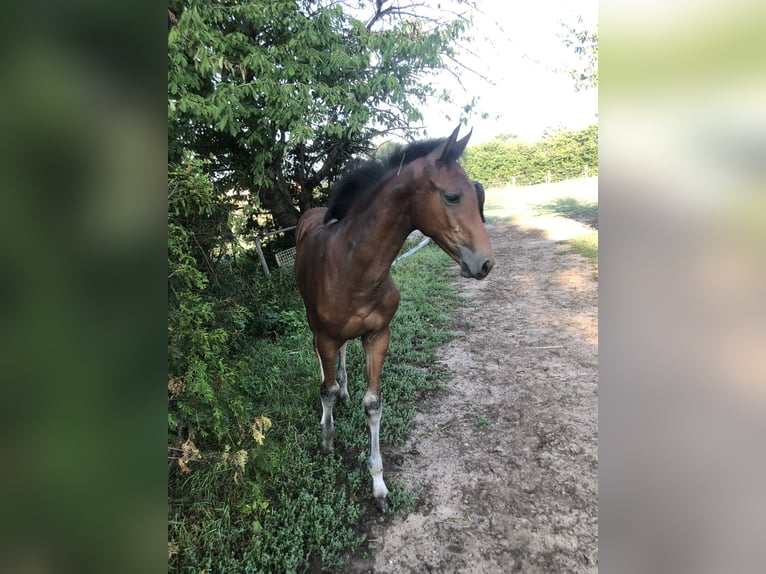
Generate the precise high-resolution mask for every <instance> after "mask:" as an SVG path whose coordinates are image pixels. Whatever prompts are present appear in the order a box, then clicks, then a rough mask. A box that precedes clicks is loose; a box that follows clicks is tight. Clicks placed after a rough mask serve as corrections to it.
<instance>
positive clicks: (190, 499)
mask: <svg viewBox="0 0 766 574" xmlns="http://www.w3.org/2000/svg"><path fill="white" fill-rule="evenodd" d="M414 243H417V242H414ZM414 243H413V244H414ZM411 246H412V244H408V245H405V247H404V249H405V250H406V249H409V248H410V247H411ZM456 273H457V267H456V266H455V265H454V263H453V262H452V261H451V260H450V259H449V258H448V257H447V256H446V255H445V254H444V253H443V252H442V251H441V250H440V249H439V248H438V247H435V246H433V245H429V246H427V247H425V248H423V249H421V250H420V251H418V252H417V253H415V254H414V255H411V256H410V257H408V258H406V259H404V260H402V261H400V262H399V263H398V264H397V265H396V266H395V267H394V269H393V271H392V274H393V276H394V280H395V282H396V283H397V285H398V286H399V288H400V291H401V294H402V300H401V304H400V307H399V311H398V312H397V314H396V316H395V317H394V320H393V322H392V323H391V332H392V336H391V345H390V349H389V352H388V355H387V357H386V361H385V363H384V365H383V387H382V392H383V402H384V409H383V419H382V423H381V442H382V444H383V445H384V446H385V445H386V444H401V443H402V442H403V441H404V440H405V439H406V438H407V435H408V434H409V432H410V430H411V427H412V420H413V418H414V415H415V407H414V405H415V400H416V398H417V397H418V394H419V393H420V392H422V391H424V390H427V389H428V390H432V389H436V388H439V386H440V382H439V379H440V378H443V376H444V370H443V369H440V368H438V366H436V365H434V364H433V362H434V353H435V349H436V347H438V346H439V345H441V344H443V343H445V342H447V341H448V340H450V338H451V337H452V336H453V334H452V333H451V332H450V330H449V324H450V317H449V311H450V309H451V308H452V307H453V306H454V305H455V304H456V293H455V290H454V289H453V288H452V287H451V286H450V283H449V280H450V278H451V277H452V276H454V275H455V274H456ZM281 287H282V288H284V289H295V285H294V280H292V279H291V276H290V274H286V275H285V277H284V281H283V283H282V285H281ZM284 300H285V301H287V302H289V301H293V298H290V297H285V298H284ZM285 305H288V307H289V305H290V303H285ZM277 315H279V317H277V318H278V319H279V321H275V325H278V326H279V329H280V331H279V332H277V333H271V334H269V336H264V337H260V338H258V339H254V340H253V341H252V345H251V346H250V347H249V348H250V352H249V353H246V354H244V355H243V356H242V357H241V358H240V359H239V363H238V365H237V368H236V372H237V373H239V376H238V377H236V380H234V381H231V382H229V383H228V384H231V385H234V390H235V391H236V392H237V395H238V400H241V401H242V403H243V404H246V405H248V408H249V409H250V412H251V413H252V416H253V417H255V416H265V417H268V418H269V419H270V420H271V422H272V426H271V428H270V429H268V430H267V431H266V433H265V440H264V441H263V444H262V445H257V444H255V443H253V442H252V437H251V439H250V442H249V443H248V442H247V441H246V438H247V435H248V433H251V430H250V429H248V428H240V429H238V430H237V429H232V431H231V437H230V438H231V441H230V442H231V450H232V451H236V450H238V449H239V448H241V445H243V444H245V445H248V444H249V447H248V448H247V452H248V460H247V464H246V466H245V468H244V471H239V472H237V470H236V469H235V468H234V467H232V466H231V465H229V464H226V463H224V462H221V461H217V462H216V461H215V458H214V457H212V458H208V459H205V460H203V461H196V462H195V461H192V462H190V463H189V467H190V469H191V472H190V473H189V474H183V473H181V472H178V471H177V470H176V471H174V472H171V473H169V485H168V491H169V523H168V554H169V560H168V570H169V571H172V572H199V571H202V570H206V571H208V572H299V571H303V570H305V569H306V567H307V566H308V565H309V564H315V563H317V561H318V562H321V564H322V565H325V566H333V565H340V564H342V563H343V562H344V561H345V560H346V559H347V556H348V555H349V553H350V551H352V550H353V549H354V548H355V547H357V546H359V545H360V544H361V543H362V542H363V541H364V535H363V534H362V533H361V532H360V530H359V526H358V525H359V521H360V517H361V516H362V515H363V513H365V512H376V511H375V510H374V504H373V501H372V498H371V480H370V477H369V474H368V472H367V468H366V451H367V440H368V439H367V425H366V421H365V418H364V410H363V408H362V396H363V395H364V392H365V390H366V382H365V377H364V358H363V357H364V355H363V352H362V348H361V344H360V343H359V341H350V342H349V345H348V356H347V362H348V375H349V392H350V395H351V400H350V402H349V404H348V405H347V406H344V405H340V404H338V405H337V406H336V408H335V411H334V415H335V417H334V418H335V427H336V435H335V447H336V451H335V453H333V454H332V455H329V456H322V455H320V454H319V443H320V425H319V420H320V417H321V406H320V401H319V384H320V380H321V378H320V370H319V365H318V361H317V358H316V355H315V354H314V351H313V348H312V344H311V333H310V331H309V329H308V325H307V324H306V320H305V316H304V314H303V309H302V304H300V305H299V308H297V307H290V308H285V309H283V310H282V311H280V312H279V313H277ZM230 390H231V389H230ZM386 481H387V483H388V486H389V489H390V495H389V496H390V501H391V505H390V506H391V508H392V510H393V511H394V512H397V511H401V512H406V511H407V509H409V508H411V507H412V505H413V504H414V500H415V494H414V493H412V492H409V491H407V490H405V489H403V488H402V487H401V486H400V485H399V484H397V483H396V481H395V480H393V479H392V477H391V476H390V475H389V476H387V478H386Z"/></svg>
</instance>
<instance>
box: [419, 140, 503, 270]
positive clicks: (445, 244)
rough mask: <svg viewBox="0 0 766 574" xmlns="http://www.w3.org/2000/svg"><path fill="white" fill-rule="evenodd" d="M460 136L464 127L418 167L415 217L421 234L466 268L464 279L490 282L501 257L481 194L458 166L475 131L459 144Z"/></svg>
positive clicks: (424, 158)
mask: <svg viewBox="0 0 766 574" xmlns="http://www.w3.org/2000/svg"><path fill="white" fill-rule="evenodd" d="M459 130H460V126H458V127H457V128H456V129H455V131H453V132H452V134H451V135H450V136H449V137H448V138H446V139H445V140H444V142H443V143H441V144H440V145H439V146H437V147H436V148H435V149H434V150H433V151H432V152H431V153H429V154H428V155H426V156H424V157H423V158H420V159H419V160H417V161H416V162H413V177H414V179H415V185H414V187H415V194H414V197H413V204H412V210H411V217H412V221H413V224H414V225H415V227H416V228H417V229H419V230H420V231H422V232H423V233H424V234H426V235H427V236H429V237H430V238H431V239H433V241H434V242H435V243H436V244H437V245H438V246H439V247H441V248H442V249H443V250H444V251H445V252H446V253H447V254H448V255H449V256H450V257H452V259H454V260H455V261H456V262H457V263H458V264H459V265H460V274H461V275H462V276H463V277H473V278H474V279H484V277H486V276H487V274H488V273H489V272H490V270H491V269H492V267H493V265H494V264H495V253H494V251H493V249H492V244H491V243H490V240H489V236H488V235H487V230H486V228H485V227H484V222H483V221H482V220H483V217H482V213H481V208H480V205H479V193H478V189H477V188H476V187H475V186H474V182H473V181H472V180H471V179H470V178H469V177H468V175H467V174H466V173H465V171H464V170H463V168H462V167H461V166H460V164H459V163H458V162H457V159H458V158H459V157H460V156H461V155H462V154H463V151H464V150H465V147H466V145H467V144H468V140H469V139H470V137H471V132H472V131H473V130H471V132H469V133H468V135H466V136H465V137H463V138H462V139H460V140H458V139H457V135H458V131H459ZM415 164H419V165H415ZM482 191H483V189H482Z"/></svg>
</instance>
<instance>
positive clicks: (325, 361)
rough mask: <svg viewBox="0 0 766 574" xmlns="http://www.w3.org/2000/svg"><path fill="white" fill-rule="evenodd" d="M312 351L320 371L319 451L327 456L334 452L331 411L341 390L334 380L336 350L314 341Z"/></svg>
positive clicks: (324, 343) (327, 343) (330, 345)
mask: <svg viewBox="0 0 766 574" xmlns="http://www.w3.org/2000/svg"><path fill="white" fill-rule="evenodd" d="M314 349H315V350H316V353H317V357H319V365H320V367H321V370H322V388H321V390H320V393H319V396H320V398H321V401H322V420H321V425H322V446H321V448H320V450H321V452H322V454H329V453H331V452H332V451H333V450H334V447H333V437H334V436H335V425H334V424H333V417H332V410H333V406H335V401H336V399H337V398H338V395H339V394H340V390H341V386H340V385H339V384H338V382H337V381H336V380H335V355H336V353H337V351H338V348H337V347H336V346H334V345H333V344H332V343H331V342H329V341H322V342H320V341H318V340H315V342H314Z"/></svg>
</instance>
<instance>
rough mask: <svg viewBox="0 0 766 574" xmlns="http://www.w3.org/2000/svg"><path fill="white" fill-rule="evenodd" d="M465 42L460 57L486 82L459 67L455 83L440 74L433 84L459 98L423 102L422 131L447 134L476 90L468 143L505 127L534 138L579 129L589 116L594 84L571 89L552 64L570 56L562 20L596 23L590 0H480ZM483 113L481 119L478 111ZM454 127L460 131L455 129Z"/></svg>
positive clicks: (563, 65) (594, 107) (592, 118)
mask: <svg viewBox="0 0 766 574" xmlns="http://www.w3.org/2000/svg"><path fill="white" fill-rule="evenodd" d="M478 4H479V8H480V10H481V11H482V12H483V13H484V14H483V15H482V14H479V15H477V16H476V18H475V20H474V26H473V28H472V32H471V33H472V35H473V36H474V37H475V42H474V43H473V44H471V45H470V49H471V50H473V51H474V52H475V55H473V56H471V55H466V56H463V57H461V62H463V63H465V64H466V65H468V66H469V67H471V68H473V69H475V70H477V71H479V72H481V73H482V74H483V75H484V76H486V77H488V78H489V79H491V80H492V81H493V83H494V85H493V83H490V82H488V81H486V80H483V79H482V78H480V77H478V76H476V75H475V74H472V73H471V72H469V71H463V73H462V76H461V82H462V84H463V86H464V88H465V90H464V89H463V88H461V87H460V85H459V84H458V83H457V82H456V80H455V79H454V78H453V77H452V76H451V75H450V74H445V75H443V76H442V77H441V78H439V79H438V80H437V83H438V84H439V85H444V86H448V87H450V88H453V89H452V91H453V95H454V99H455V100H456V103H457V104H459V105H460V106H458V107H456V106H455V105H447V104H437V103H433V104H431V105H429V106H428V107H427V108H426V109H424V110H423V112H424V116H425V120H424V122H423V123H424V125H425V126H426V129H427V132H428V136H429V137H440V136H445V135H449V133H450V132H451V131H452V130H453V129H454V128H455V126H457V124H458V119H459V115H460V109H459V107H461V106H462V105H463V104H465V103H467V102H470V100H471V98H472V97H473V96H479V101H478V105H477V107H476V111H477V112H478V113H475V114H474V115H473V116H472V117H471V118H470V119H469V121H468V127H469V128H471V127H473V136H472V137H471V144H476V143H481V142H484V141H489V140H492V139H493V138H494V137H496V136H497V135H500V134H504V133H511V134H516V135H518V136H519V137H521V138H522V139H525V140H527V141H536V140H538V139H540V137H541V136H542V134H543V132H544V131H545V129H546V128H555V127H563V128H566V129H573V130H579V129H582V128H584V127H586V126H588V125H590V124H593V123H596V122H597V121H598V119H597V116H596V114H597V112H598V93H597V90H596V89H590V90H585V91H581V92H576V91H575V89H574V82H573V80H572V79H571V78H570V77H569V76H568V75H567V74H566V73H563V72H558V73H557V72H555V71H554V70H556V69H567V68H569V67H570V65H571V64H574V63H576V62H577V61H578V60H577V57H576V55H575V54H574V51H573V49H571V48H567V47H566V46H565V45H564V43H563V41H562V39H561V37H562V36H563V35H564V33H565V30H564V28H563V27H562V25H561V22H562V21H564V22H566V23H568V24H570V25H572V26H575V25H576V23H577V16H578V15H581V16H582V19H583V22H584V24H585V25H586V26H587V27H588V29H591V30H592V29H595V27H596V25H597V23H598V1H597V0H527V1H523V2H522V1H520V0H510V1H509V0H480V1H479V2H478ZM481 112H487V113H488V114H489V117H488V118H487V119H481V117H480V115H479V113H481ZM461 133H464V131H463V130H461Z"/></svg>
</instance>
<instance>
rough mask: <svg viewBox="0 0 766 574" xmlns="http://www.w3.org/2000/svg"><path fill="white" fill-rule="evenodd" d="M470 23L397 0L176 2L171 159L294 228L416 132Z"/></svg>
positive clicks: (171, 26) (171, 41) (171, 40)
mask: <svg viewBox="0 0 766 574" xmlns="http://www.w3.org/2000/svg"><path fill="white" fill-rule="evenodd" d="M419 8H421V9H420V10H419ZM467 25H468V20H467V19H466V18H465V17H463V16H462V15H460V14H452V13H450V12H448V11H439V12H427V11H425V6H419V5H418V3H406V4H402V3H400V2H397V1H394V0H380V1H376V2H373V3H370V2H364V1H359V2H356V3H354V2H345V3H339V2H334V1H330V0H300V1H296V0H255V1H241V0H196V1H189V0H170V2H169V11H168V118H169V124H170V129H169V139H170V142H169V148H170V154H171V158H172V159H176V160H177V158H178V157H179V155H180V154H181V153H183V151H184V150H193V151H194V152H196V153H197V154H199V156H200V157H204V158H208V159H209V160H210V163H209V165H208V167H207V170H208V172H209V173H210V174H211V175H212V176H213V181H214V182H215V185H216V189H217V190H218V191H219V192H223V191H226V190H229V189H237V190H248V191H249V192H250V198H251V201H252V202H253V203H254V204H256V205H259V204H261V203H262V205H263V206H264V207H265V208H266V209H267V210H268V211H269V212H270V214H271V215H272V216H273V217H274V220H275V222H276V223H277V224H278V225H280V226H289V225H293V224H294V223H295V222H296V220H297V217H298V215H299V213H300V211H303V210H305V209H307V208H308V207H310V206H311V205H312V203H313V201H314V194H315V192H316V191H317V189H318V188H319V187H320V186H322V185H323V184H324V183H326V182H327V181H328V179H329V178H331V177H332V176H334V175H336V174H337V173H338V171H339V170H340V169H341V168H342V167H343V165H344V162H346V161H347V160H348V159H349V158H350V157H351V156H353V155H354V154H357V153H358V152H360V151H365V150H368V149H369V148H370V142H371V140H372V138H373V137H374V136H376V135H378V134H380V133H383V132H389V131H392V130H400V131H409V130H410V129H411V127H412V126H414V125H416V123H417V121H418V120H420V119H421V114H420V112H419V107H420V106H422V105H423V104H424V103H425V102H426V100H427V99H428V98H429V97H431V96H435V95H436V94H435V91H434V88H433V87H432V86H431V85H430V83H428V82H427V81H426V79H427V77H428V76H429V74H431V73H433V72H435V71H438V70H440V69H442V68H444V67H445V66H446V59H448V58H451V57H454V50H455V48H454V43H455V42H456V41H457V40H458V39H459V38H461V37H462V36H463V35H464V34H465V32H466V29H467Z"/></svg>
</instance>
